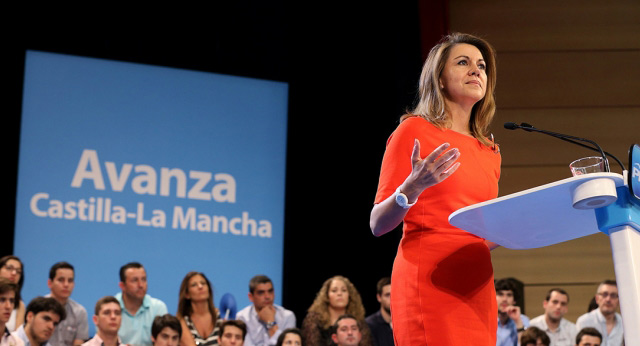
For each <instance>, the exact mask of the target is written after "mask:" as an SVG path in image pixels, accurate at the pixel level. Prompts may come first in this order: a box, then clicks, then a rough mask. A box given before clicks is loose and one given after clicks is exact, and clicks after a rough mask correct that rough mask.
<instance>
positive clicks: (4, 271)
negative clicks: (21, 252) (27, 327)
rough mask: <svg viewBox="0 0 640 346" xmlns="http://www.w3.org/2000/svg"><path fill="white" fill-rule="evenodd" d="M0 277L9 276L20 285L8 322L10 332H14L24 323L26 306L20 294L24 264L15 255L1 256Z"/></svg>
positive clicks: (8, 277)
mask: <svg viewBox="0 0 640 346" xmlns="http://www.w3.org/2000/svg"><path fill="white" fill-rule="evenodd" d="M0 277H3V278H7V279H9V281H11V282H13V283H14V284H16V285H18V291H17V292H16V304H15V307H14V308H13V311H12V312H11V318H10V319H9V322H7V323H6V327H7V329H9V332H13V331H15V330H16V329H18V327H20V326H21V325H22V324H23V323H24V315H25V306H24V302H23V301H22V297H21V296H20V291H21V290H22V285H23V283H24V265H22V261H20V259H19V258H18V257H16V256H13V255H9V256H4V257H2V258H0Z"/></svg>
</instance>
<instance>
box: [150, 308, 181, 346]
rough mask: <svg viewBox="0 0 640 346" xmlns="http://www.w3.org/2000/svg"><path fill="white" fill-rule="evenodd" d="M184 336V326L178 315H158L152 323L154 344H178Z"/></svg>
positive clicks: (162, 345)
mask: <svg viewBox="0 0 640 346" xmlns="http://www.w3.org/2000/svg"><path fill="white" fill-rule="evenodd" d="M180 337H182V326H181V325H180V320H178V318H177V317H175V316H173V315H170V314H164V315H162V316H156V317H155V318H154V319H153V324H152V325H151V341H152V342H153V346H178V345H179V344H180Z"/></svg>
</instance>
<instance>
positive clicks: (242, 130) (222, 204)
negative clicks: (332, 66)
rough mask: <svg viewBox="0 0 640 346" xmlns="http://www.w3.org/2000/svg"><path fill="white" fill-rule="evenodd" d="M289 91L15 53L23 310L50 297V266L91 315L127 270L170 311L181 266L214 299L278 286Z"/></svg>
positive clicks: (241, 300)
mask: <svg viewBox="0 0 640 346" xmlns="http://www.w3.org/2000/svg"><path fill="white" fill-rule="evenodd" d="M287 93H288V87H287V84H286V83H281V82H273V81H264V80H256V79H250V78H240V77H233V76H226V75H218V74H213V73H204V72H196V71H187V70H180V69H173V68H165V67H156V66H148V65H142V64H134V63H124V62H115V61H108V60H101V59H92V58H84V57H76V56H68V55H60V54H51V53H43V52H36V51H29V52H27V60H26V65H25V81H24V99H23V108H22V109H23V111H22V112H23V113H22V127H21V140H20V163H19V178H18V196H17V211H16V232H15V254H16V255H17V256H19V257H20V258H21V259H22V260H23V262H24V266H25V273H26V277H25V287H24V288H23V290H22V294H23V297H24V299H25V303H28V301H29V300H30V299H31V298H33V297H35V296H38V295H44V294H47V293H48V288H47V278H48V272H49V268H50V267H51V265H53V264H54V263H55V262H58V261H68V262H70V263H71V264H73V265H74V266H75V275H76V286H75V290H74V292H73V295H72V296H71V298H72V299H74V300H76V301H78V302H80V303H81V304H83V305H84V306H85V308H86V309H87V312H88V313H89V316H91V315H93V306H94V304H95V302H96V301H97V300H98V299H99V298H100V297H102V296H105V295H113V294H115V293H117V292H119V288H118V282H119V276H118V271H119V268H120V267H121V266H122V265H123V264H125V263H127V262H130V261H138V262H141V263H142V264H143V265H144V266H145V268H146V270H147V276H148V283H149V289H148V294H150V295H151V296H153V297H156V298H159V299H161V300H163V301H164V302H165V303H167V307H168V308H169V311H170V312H171V313H175V311H176V309H177V300H178V293H179V292H178V290H179V285H180V282H181V280H182V278H183V277H184V276H185V274H186V273H187V272H189V271H192V270H195V271H202V272H204V273H205V274H206V275H207V277H208V278H209V279H210V280H211V282H212V284H213V286H214V287H213V288H214V296H215V297H214V298H215V302H216V304H218V302H219V298H220V297H222V294H224V293H227V292H229V293H232V294H234V296H235V297H236V299H237V300H238V306H239V307H244V306H245V305H248V304H249V301H248V299H247V292H248V281H249V279H250V278H251V277H252V276H253V275H255V274H266V275H268V276H270V277H271V278H272V279H273V280H274V284H275V286H276V291H277V292H278V291H280V284H281V282H282V250H283V222H284V183H285V151H286V123H287ZM279 296H280V295H279V294H277V295H276V298H279ZM90 324H92V323H90Z"/></svg>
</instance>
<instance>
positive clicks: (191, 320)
mask: <svg viewBox="0 0 640 346" xmlns="http://www.w3.org/2000/svg"><path fill="white" fill-rule="evenodd" d="M177 316H178V319H179V320H180V325H181V326H182V330H183V331H184V333H182V338H181V339H180V344H181V345H182V346H193V345H198V346H210V345H218V339H219V335H220V323H221V320H220V318H219V316H218V310H217V309H216V307H215V306H214V305H213V290H212V289H211V282H209V279H207V277H206V276H205V275H204V274H203V273H198V272H189V273H187V275H186V276H185V277H184V279H182V284H180V296H179V298H178V313H177Z"/></svg>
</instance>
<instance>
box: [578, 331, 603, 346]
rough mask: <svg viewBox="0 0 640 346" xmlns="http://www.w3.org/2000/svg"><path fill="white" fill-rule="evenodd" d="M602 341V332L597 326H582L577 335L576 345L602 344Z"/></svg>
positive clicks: (598, 345)
mask: <svg viewBox="0 0 640 346" xmlns="http://www.w3.org/2000/svg"><path fill="white" fill-rule="evenodd" d="M601 343H602V334H600V332H599V331H598V330H597V329H595V328H591V327H586V328H582V329H581V330H580V331H579V332H578V335H577V336H576V346H601ZM602 345H604V344H602Z"/></svg>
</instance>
